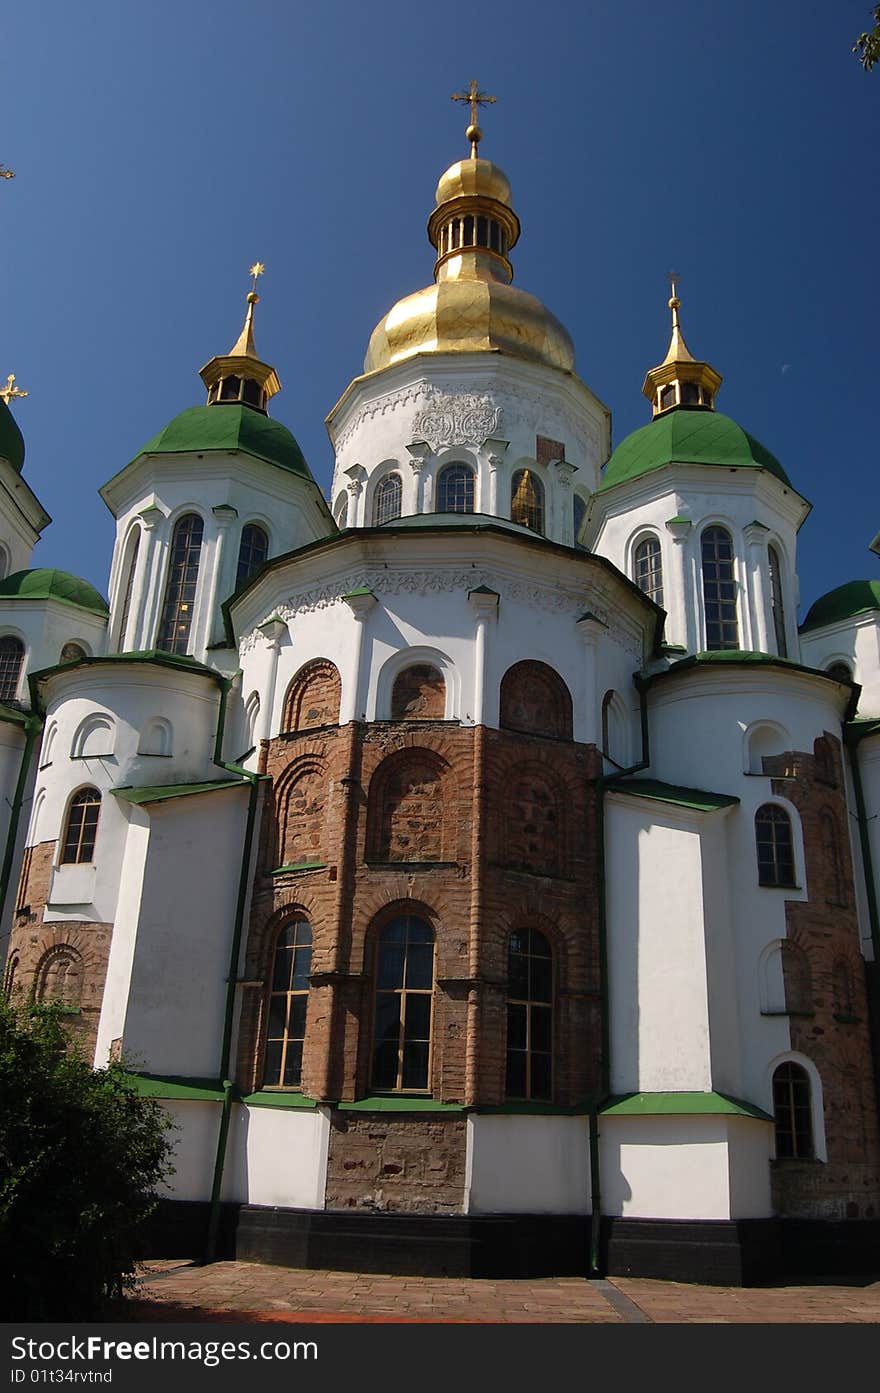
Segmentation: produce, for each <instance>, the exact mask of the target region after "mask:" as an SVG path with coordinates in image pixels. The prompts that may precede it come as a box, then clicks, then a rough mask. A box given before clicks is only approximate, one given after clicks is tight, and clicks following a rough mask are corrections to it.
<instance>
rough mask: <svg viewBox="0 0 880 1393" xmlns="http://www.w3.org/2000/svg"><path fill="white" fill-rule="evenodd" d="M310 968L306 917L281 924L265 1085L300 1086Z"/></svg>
mask: <svg viewBox="0 0 880 1393" xmlns="http://www.w3.org/2000/svg"><path fill="white" fill-rule="evenodd" d="M311 970H312V926H311V924H310V923H309V921H308V920H307V919H291V920H289V921H288V923H286V924H284V925H282V927H281V930H280V932H279V934H278V938H277V939H276V942H275V955H274V958H273V961H272V985H271V988H270V991H269V1004H268V1011H267V1018H268V1023H267V1028H266V1054H265V1059H264V1063H263V1087H264V1088H299V1086H300V1083H301V1080H302V1055H303V1042H304V1040H305V1038H306V1008H307V1006H308V1001H309V973H310V972H311Z"/></svg>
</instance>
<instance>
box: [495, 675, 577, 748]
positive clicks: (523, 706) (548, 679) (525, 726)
mask: <svg viewBox="0 0 880 1393" xmlns="http://www.w3.org/2000/svg"><path fill="white" fill-rule="evenodd" d="M500 724H501V726H502V727H503V728H504V729H505V730H517V731H521V732H522V733H523V734H525V735H544V736H549V737H550V738H551V739H554V740H571V738H572V708H571V693H570V692H569V690H568V687H567V686H566V685H565V683H564V681H563V680H562V678H561V677H560V676H559V673H558V672H556V671H555V669H554V668H552V667H549V666H548V665H547V664H546V663H540V662H537V661H535V660H533V659H526V660H525V661H523V662H521V663H514V665H513V667H509V668H508V669H507V671H506V672H505V674H504V676H503V677H502V679H501V718H500Z"/></svg>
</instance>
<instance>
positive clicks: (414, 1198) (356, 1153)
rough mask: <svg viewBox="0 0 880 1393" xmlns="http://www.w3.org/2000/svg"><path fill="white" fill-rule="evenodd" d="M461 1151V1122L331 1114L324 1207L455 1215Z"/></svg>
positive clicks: (460, 1196) (459, 1205) (460, 1202)
mask: <svg viewBox="0 0 880 1393" xmlns="http://www.w3.org/2000/svg"><path fill="white" fill-rule="evenodd" d="M466 1145H467V1135H466V1123H465V1120H464V1118H463V1117H461V1116H451V1117H438V1116H437V1115H436V1114H435V1115H431V1116H425V1115H421V1116H419V1115H418V1114H412V1115H409V1116H404V1117H395V1116H393V1115H389V1114H388V1113H365V1114H360V1113H351V1112H339V1111H334V1113H333V1115H332V1121H331V1130H330V1154H329V1157H328V1161H327V1190H326V1203H327V1207H328V1209H378V1210H398V1211H418V1212H419V1213H421V1214H458V1213H460V1212H461V1211H462V1209H463V1207H464V1178H465V1156H466Z"/></svg>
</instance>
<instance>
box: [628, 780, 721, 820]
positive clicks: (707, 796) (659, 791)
mask: <svg viewBox="0 0 880 1393" xmlns="http://www.w3.org/2000/svg"><path fill="white" fill-rule="evenodd" d="M607 787H608V789H609V791H610V792H611V793H613V792H615V790H616V791H617V792H618V793H629V794H631V795H632V796H633V797H635V798H653V799H654V801H655V802H658V803H675V804H676V805H677V806H678V807H680V808H693V809H695V810H696V811H698V812H701V813H713V812H718V811H719V810H720V809H721V808H733V807H735V806H736V804H737V803H739V801H740V800H739V799H738V798H737V797H736V795H735V794H733V793H710V792H709V790H708V789H704V788H684V787H683V786H682V785H681V784H664V783H662V782H661V781H660V780H659V779H615V780H613V781H612V782H610V783H609V784H608V785H607Z"/></svg>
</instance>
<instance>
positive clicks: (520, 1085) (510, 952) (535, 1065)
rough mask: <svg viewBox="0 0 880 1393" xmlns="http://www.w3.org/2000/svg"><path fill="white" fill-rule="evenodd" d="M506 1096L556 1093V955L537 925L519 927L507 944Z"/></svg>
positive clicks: (533, 1096) (544, 1097) (543, 1098)
mask: <svg viewBox="0 0 880 1393" xmlns="http://www.w3.org/2000/svg"><path fill="white" fill-rule="evenodd" d="M505 1093H506V1095H507V1097H508V1098H531V1099H535V1100H536V1101H541V1102H550V1100H551V1098H552V1096H553V958H552V955H551V952H550V944H549V943H548V942H547V940H546V938H545V937H544V935H543V934H541V933H538V931H537V929H518V930H516V931H515V932H514V933H512V934H511V935H510V938H509V940H508V945H507V1083H506V1087H505Z"/></svg>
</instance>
